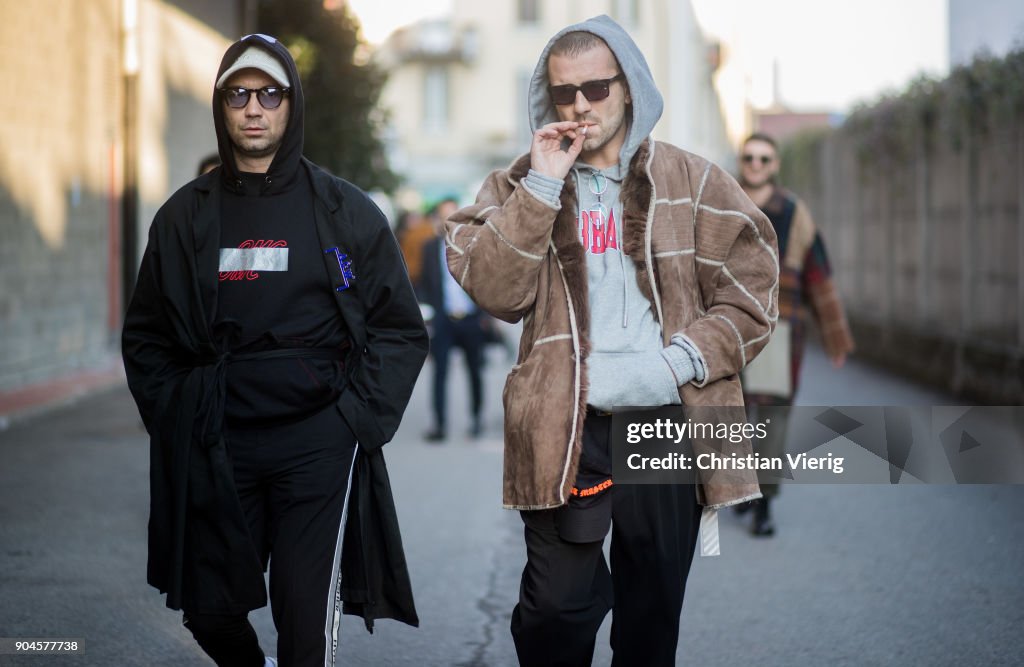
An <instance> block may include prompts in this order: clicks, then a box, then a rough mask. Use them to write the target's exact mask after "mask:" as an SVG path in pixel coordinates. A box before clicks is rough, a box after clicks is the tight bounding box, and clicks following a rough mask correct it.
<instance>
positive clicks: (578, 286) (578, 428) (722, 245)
mask: <svg viewBox="0 0 1024 667" xmlns="http://www.w3.org/2000/svg"><path fill="white" fill-rule="evenodd" d="M529 167H530V160H529V155H525V156H523V157H521V158H519V159H518V160H517V161H516V162H515V163H514V164H513V165H512V166H511V167H510V168H509V169H507V170H500V171H495V172H493V173H492V174H491V175H490V176H489V177H488V178H487V180H486V181H485V183H484V185H483V187H482V188H481V190H480V193H479V194H478V195H477V200H476V203H475V204H473V205H472V206H469V207H466V208H464V209H462V210H460V211H458V212H457V213H455V214H454V215H453V216H452V217H451V218H450V219H449V220H448V222H447V235H446V244H447V259H448V267H449V270H450V271H451V272H452V275H453V276H455V278H456V279H457V280H458V282H459V284H461V285H462V287H463V288H464V289H465V290H466V291H467V292H468V293H469V295H470V296H471V297H472V298H473V300H474V301H476V303H477V304H479V305H480V307H481V308H483V309H484V310H486V311H488V312H489V313H491V314H492V315H494V316H495V317H499V318H501V319H503V320H506V321H509V322H517V321H519V320H520V319H522V320H523V334H522V338H521V339H520V342H519V357H518V363H517V364H516V365H515V366H513V367H512V371H511V372H510V373H509V376H508V379H507V380H506V382H505V389H504V392H503V396H502V400H503V403H504V407H505V455H504V488H503V504H504V505H505V507H507V508H510V509H544V508H549V507H557V506H559V505H563V504H565V503H566V501H567V500H568V498H569V494H570V490H571V488H572V485H573V483H574V481H575V478H576V468H577V465H578V463H579V456H580V448H581V440H582V426H583V419H584V416H585V414H586V404H587V365H586V360H587V353H588V350H589V307H588V293H587V270H586V258H585V256H584V250H583V247H582V245H581V243H580V240H579V237H578V232H577V223H576V218H577V206H576V195H575V189H574V185H573V182H572V179H566V181H565V186H564V187H563V190H562V195H561V208H560V210H557V211H556V210H555V209H553V208H551V207H550V206H548V205H546V204H545V203H543V202H541V201H540V200H539V199H537V198H536V197H534V196H533V195H532V194H530V193H529V192H528V191H527V190H526V189H525V188H524V187H522V186H521V185H520V181H521V179H522V178H524V177H525V176H526V173H527V171H528V170H529ZM622 200H623V209H624V220H623V229H624V232H623V239H624V249H625V251H626V253H627V254H628V255H629V256H630V257H631V258H632V259H633V261H634V263H635V265H636V270H637V281H638V283H639V287H640V290H641V291H642V292H643V293H644V295H645V296H646V297H647V298H648V300H650V301H651V307H652V311H653V312H654V314H655V316H656V317H657V318H658V321H659V322H661V324H662V335H663V340H664V343H665V344H666V345H668V344H669V342H670V339H671V337H672V335H673V334H677V333H678V334H681V335H683V336H684V337H685V338H686V340H687V342H689V343H690V344H691V345H692V346H693V347H694V348H695V349H696V350H698V351H699V353H700V355H701V359H700V362H701V364H702V366H703V371H704V380H703V381H702V382H699V383H697V382H691V383H688V384H686V385H684V386H682V387H680V389H679V392H680V398H681V399H682V404H683V406H685V409H687V410H689V409H691V408H695V409H699V410H698V411H699V412H700V414H701V416H702V418H701V421H706V417H707V415H708V414H711V413H714V414H716V415H717V416H718V418H719V419H721V420H726V421H736V422H743V421H745V416H744V414H743V397H742V390H741V388H740V381H739V376H738V373H739V371H740V370H741V369H742V368H743V367H744V366H745V365H746V363H747V362H749V361H750V360H751V359H752V358H753V357H754V356H755V355H756V354H757V353H758V352H759V351H760V349H761V348H762V347H763V346H764V345H765V343H766V342H767V340H768V337H769V336H770V334H771V331H772V330H773V328H774V325H775V322H776V320H777V318H778V287H779V260H778V248H777V243H776V236H775V232H774V230H773V228H772V225H771V224H770V223H769V221H768V219H767V218H766V217H765V216H764V214H762V213H761V211H760V210H759V209H758V208H757V207H756V206H755V205H754V204H753V202H751V201H750V199H749V198H748V197H747V196H746V195H745V194H744V193H743V191H742V190H741V189H740V187H739V185H738V184H737V183H736V181H735V180H734V179H733V178H732V176H730V175H729V174H727V173H726V172H725V171H723V170H722V169H720V168H719V167H717V166H715V165H714V164H712V163H710V162H708V161H707V160H705V159H703V158H701V157H699V156H697V155H694V154H692V153H688V152H686V151H683V150H681V149H678V148H676V147H674V146H671V145H669V144H665V143H661V142H654V141H651V140H649V139H648V140H647V141H645V142H644V143H643V144H642V145H641V146H640V148H639V149H638V150H637V152H636V154H635V155H634V157H633V160H632V161H631V163H630V170H629V173H628V175H627V176H626V179H625V181H624V184H623V189H622ZM651 257H653V258H654V261H653V262H650V261H648V259H649V258H651ZM652 286H653V287H654V288H653V289H652ZM704 408H714V410H704ZM693 446H694V450H695V453H698V454H699V453H701V452H703V451H713V452H716V453H719V454H722V455H726V456H729V455H732V454H735V455H737V456H746V455H747V454H749V453H750V452H751V446H750V441H749V440H746V439H743V441H742V442H739V443H733V442H730V441H729V440H728V439H724V440H715V439H704V440H696V439H695V440H694V442H693ZM698 481H699V484H698V499H699V501H700V502H701V503H702V504H704V505H705V506H707V507H709V508H720V507H725V506H727V505H732V504H735V503H738V502H742V501H744V500H749V499H753V498H757V497H760V491H759V488H758V485H757V477H756V474H755V472H754V471H750V470H741V471H715V472H713V473H711V472H708V473H700V475H699V478H698Z"/></svg>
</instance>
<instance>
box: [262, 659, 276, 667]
mask: <svg viewBox="0 0 1024 667" xmlns="http://www.w3.org/2000/svg"><path fill="white" fill-rule="evenodd" d="M263 667H277V658H267V661H266V662H264V663H263Z"/></svg>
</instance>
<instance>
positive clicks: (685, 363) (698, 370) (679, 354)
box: [662, 334, 707, 386]
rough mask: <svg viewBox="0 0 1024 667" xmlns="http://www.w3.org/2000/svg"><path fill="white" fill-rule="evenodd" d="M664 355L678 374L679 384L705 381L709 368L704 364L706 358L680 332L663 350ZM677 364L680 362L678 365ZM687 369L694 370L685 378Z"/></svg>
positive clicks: (673, 370)
mask: <svg viewBox="0 0 1024 667" xmlns="http://www.w3.org/2000/svg"><path fill="white" fill-rule="evenodd" d="M662 355H664V357H665V360H666V361H668V364H669V366H671V367H672V372H673V373H675V374H676V381H677V382H678V383H679V386H683V385H684V384H686V383H687V382H690V381H691V380H692V381H694V382H703V381H704V378H705V377H707V369H706V368H705V366H704V360H703V358H702V357H701V354H700V352H699V351H698V350H697V348H695V347H694V346H693V344H692V343H691V342H690V341H688V340H687V339H686V338H684V337H683V336H681V335H680V334H675V335H674V336H672V344H671V345H669V346H668V347H666V348H665V349H664V350H662ZM684 357H685V359H684ZM676 364H678V367H677V366H676ZM677 368H678V371H677ZM687 371H692V372H690V373H689V376H688V377H686V378H685V379H684V376H685V375H686V373H687Z"/></svg>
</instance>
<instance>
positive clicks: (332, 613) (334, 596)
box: [324, 442, 359, 667]
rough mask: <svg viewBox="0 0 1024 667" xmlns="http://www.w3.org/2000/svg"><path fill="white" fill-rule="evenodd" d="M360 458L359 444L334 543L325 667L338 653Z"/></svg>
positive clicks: (331, 664)
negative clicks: (344, 565) (345, 555)
mask: <svg viewBox="0 0 1024 667" xmlns="http://www.w3.org/2000/svg"><path fill="white" fill-rule="evenodd" d="M357 456H359V443H358V442H357V443H356V446H355V451H354V452H353V453H352V464H351V465H350V466H349V469H348V486H347V487H346V488H345V504H344V505H343V506H342V508H341V525H339V526H338V539H337V540H336V541H335V543H334V564H333V565H332V566H331V572H334V573H335V576H334V577H333V578H332V579H331V586H330V588H329V589H328V591H327V623H326V624H325V625H324V642H325V647H326V650H325V651H324V667H334V665H335V660H336V658H337V653H338V630H339V628H340V627H341V550H342V546H343V545H344V543H345V523H346V522H347V521H348V501H349V496H350V495H351V494H352V476H353V474H354V473H355V469H356V457H357Z"/></svg>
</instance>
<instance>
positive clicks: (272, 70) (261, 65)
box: [215, 46, 292, 88]
mask: <svg viewBox="0 0 1024 667" xmlns="http://www.w3.org/2000/svg"><path fill="white" fill-rule="evenodd" d="M250 68H251V69H258V70H259V71H261V72H264V73H265V74H266V75H267V76H269V77H270V78H271V79H273V80H274V81H276V82H277V83H278V84H280V85H282V86H284V87H285V88H290V87H291V85H292V84H291V81H289V79H288V73H287V72H286V71H285V70H284V66H283V65H282V64H281V63H280V61H278V59H277V58H275V57H274V56H272V55H270V53H268V52H267V51H266V50H265V49H261V48H260V47H258V46H250V47H249V48H247V49H246V50H245V51H243V52H242V55H240V56H238V59H237V60H235V62H234V63H232V64H231V67H229V68H227V69H226V70H224V73H223V74H221V75H220V78H219V79H217V85H216V86H215V87H216V88H222V87H223V86H224V84H225V83H226V82H227V80H228V79H229V78H231V75H232V74H234V73H235V72H237V71H239V70H243V69H250Z"/></svg>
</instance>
